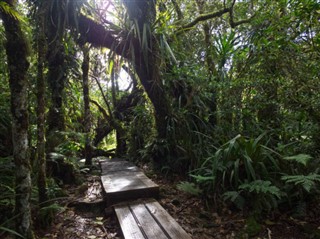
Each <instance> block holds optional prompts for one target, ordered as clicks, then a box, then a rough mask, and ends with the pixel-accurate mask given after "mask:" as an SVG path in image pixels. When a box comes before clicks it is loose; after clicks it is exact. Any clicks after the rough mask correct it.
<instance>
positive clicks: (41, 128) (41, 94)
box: [37, 3, 48, 205]
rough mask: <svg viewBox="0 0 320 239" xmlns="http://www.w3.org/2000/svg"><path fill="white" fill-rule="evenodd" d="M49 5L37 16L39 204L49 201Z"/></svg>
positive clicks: (42, 5) (43, 4) (39, 11)
mask: <svg viewBox="0 0 320 239" xmlns="http://www.w3.org/2000/svg"><path fill="white" fill-rule="evenodd" d="M46 8H47V5H46V4H45V3H42V4H41V6H39V9H38V14H37V17H38V18H37V51H38V64H37V71H38V72H37V74H38V75H37V163H38V190H39V203H43V202H45V201H47V199H48V197H47V184H46V155H45V110H46V102H45V93H46V84H45V77H44V65H45V60H46V59H45V57H46V36H45V14H46ZM41 205H44V204H41Z"/></svg>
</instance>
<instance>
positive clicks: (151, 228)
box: [129, 203, 170, 239]
mask: <svg viewBox="0 0 320 239" xmlns="http://www.w3.org/2000/svg"><path fill="white" fill-rule="evenodd" d="M129 208H131V213H132V214H133V215H134V217H135V218H137V220H138V221H139V223H140V225H141V228H142V230H143V231H144V233H145V235H146V236H147V238H154V239H168V238H170V237H167V235H166V234H165V233H164V232H163V230H162V228H161V227H160V226H159V224H158V223H157V221H156V220H155V219H154V217H152V215H151V214H150V213H149V211H148V210H147V208H146V207H145V205H144V204H137V203H130V204H129Z"/></svg>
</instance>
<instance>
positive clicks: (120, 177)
mask: <svg viewBox="0 0 320 239" xmlns="http://www.w3.org/2000/svg"><path fill="white" fill-rule="evenodd" d="M100 165H101V175H102V176H101V182H102V191H103V194H104V197H105V200H106V203H107V206H110V205H112V204H114V203H119V202H121V201H126V200H133V199H138V198H146V197H153V198H158V197H159V186H158V185H157V184H155V183H154V182H153V181H151V179H149V178H148V177H147V176H146V175H145V174H144V173H143V172H142V171H141V170H140V169H139V168H138V167H136V166H135V165H133V164H132V163H130V162H128V161H123V160H115V161H113V160H107V161H104V162H100Z"/></svg>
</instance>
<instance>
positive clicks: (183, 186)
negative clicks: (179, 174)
mask: <svg viewBox="0 0 320 239" xmlns="http://www.w3.org/2000/svg"><path fill="white" fill-rule="evenodd" d="M177 188H178V189H179V190H181V191H184V192H186V193H190V194H192V195H195V196H199V195H200V194H201V193H202V190H201V189H200V188H199V187H197V186H196V185H195V184H194V183H190V182H181V183H179V184H178V185H177Z"/></svg>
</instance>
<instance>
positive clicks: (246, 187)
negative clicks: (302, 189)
mask: <svg viewBox="0 0 320 239" xmlns="http://www.w3.org/2000/svg"><path fill="white" fill-rule="evenodd" d="M283 195H284V193H283V192H281V191H280V189H279V188H278V187H276V186H274V185H272V183H271V182H270V181H263V180H255V181H252V182H250V183H243V184H241V185H240V186H239V187H238V190H237V191H228V192H225V193H224V194H223V199H224V200H225V201H231V202H233V203H234V204H235V205H236V206H237V207H238V208H239V209H244V208H245V207H252V209H253V210H254V211H255V212H256V213H261V212H263V211H268V210H271V209H274V208H276V207H277V206H278V201H279V199H281V197H282V196H283Z"/></svg>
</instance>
